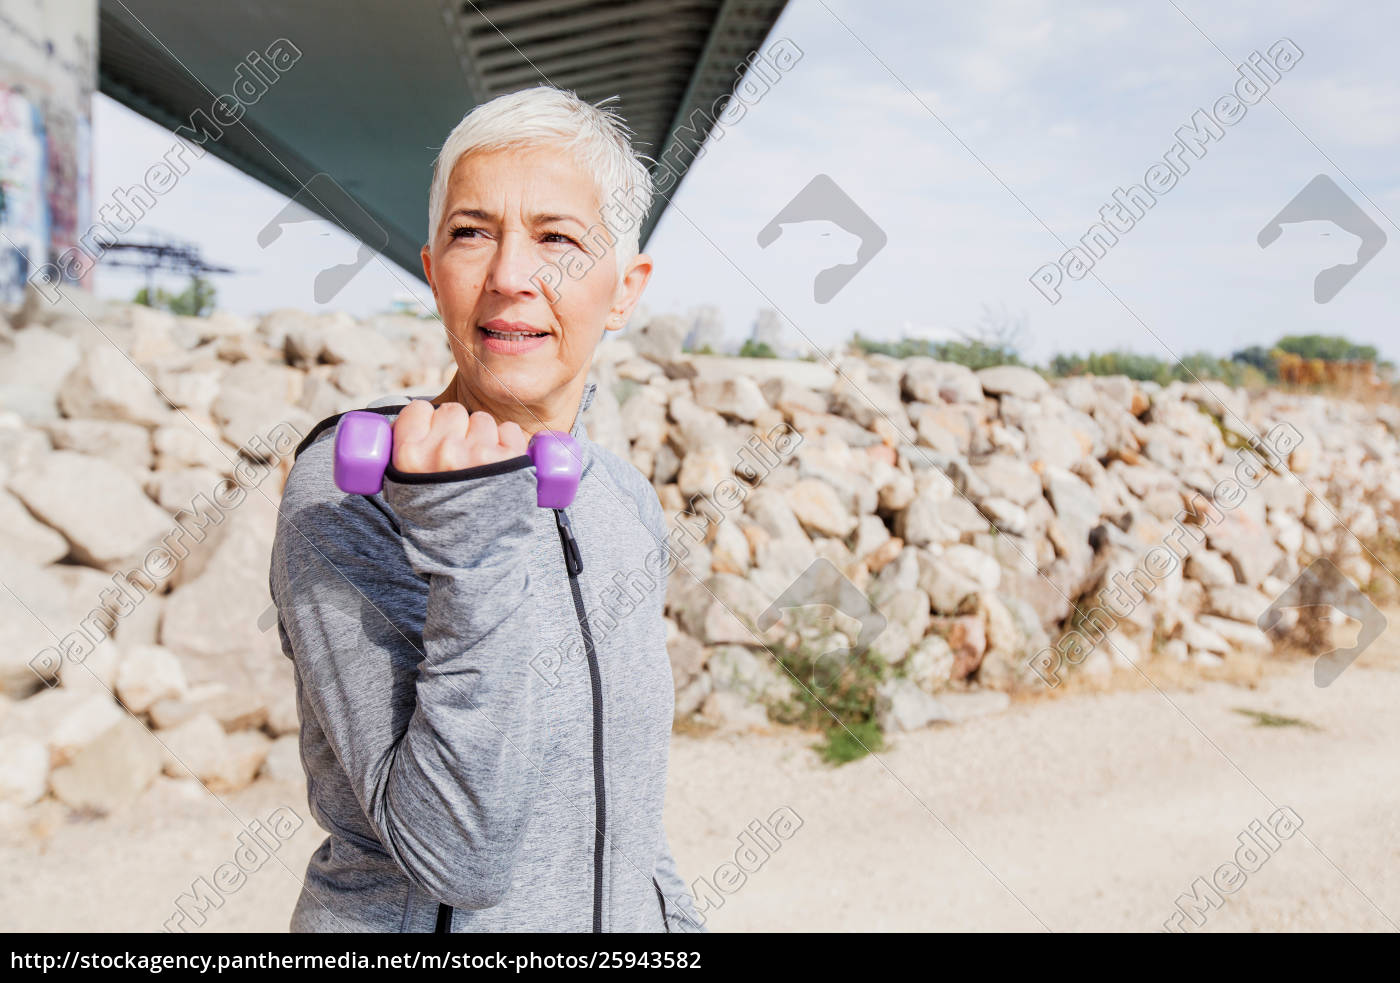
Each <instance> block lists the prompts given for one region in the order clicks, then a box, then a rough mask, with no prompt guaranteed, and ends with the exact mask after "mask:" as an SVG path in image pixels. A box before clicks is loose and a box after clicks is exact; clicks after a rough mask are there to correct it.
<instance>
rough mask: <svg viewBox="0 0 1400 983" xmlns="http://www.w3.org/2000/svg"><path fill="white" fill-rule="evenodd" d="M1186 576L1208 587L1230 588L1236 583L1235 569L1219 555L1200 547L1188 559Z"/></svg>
mask: <svg viewBox="0 0 1400 983" xmlns="http://www.w3.org/2000/svg"><path fill="white" fill-rule="evenodd" d="M1186 576H1188V577H1190V578H1191V579H1192V580H1195V581H1198V582H1199V583H1202V584H1204V585H1205V586H1206V587H1229V586H1233V585H1234V583H1235V568H1234V567H1232V566H1230V561H1229V560H1227V559H1225V557H1223V556H1221V555H1220V554H1219V553H1216V552H1215V551H1213V550H1208V549H1204V548H1200V547H1198V548H1197V549H1196V551H1195V552H1193V553H1192V554H1191V555H1190V556H1188V557H1187V558H1186Z"/></svg>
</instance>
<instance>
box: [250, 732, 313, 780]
mask: <svg viewBox="0 0 1400 983" xmlns="http://www.w3.org/2000/svg"><path fill="white" fill-rule="evenodd" d="M258 777H259V778H265V779H267V780H268V781H270V782H291V783H293V784H298V785H299V784H301V783H303V782H305V781H306V770H305V769H304V768H303V767H302V764H301V742H300V741H299V740H298V739H297V738H296V737H294V736H291V735H288V736H286V737H279V738H277V740H275V741H273V742H272V744H271V746H270V747H269V748H268V749H267V757H266V758H265V759H264V760H263V763H262V770H261V771H259V772H258Z"/></svg>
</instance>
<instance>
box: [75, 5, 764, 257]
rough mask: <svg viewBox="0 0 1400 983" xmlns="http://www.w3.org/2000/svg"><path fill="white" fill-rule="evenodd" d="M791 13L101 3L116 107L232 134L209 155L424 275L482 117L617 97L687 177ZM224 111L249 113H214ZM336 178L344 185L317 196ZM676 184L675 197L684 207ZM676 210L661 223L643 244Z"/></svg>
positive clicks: (211, 144) (642, 143)
mask: <svg viewBox="0 0 1400 983" xmlns="http://www.w3.org/2000/svg"><path fill="white" fill-rule="evenodd" d="M784 5H785V3H784V0H622V2H597V0H549V2H545V0H495V2H491V0H474V2H473V0H467V2H465V3H455V2H443V0H391V2H385V0H297V2H296V3H287V2H286V0H240V2H239V3H237V4H192V3H189V2H188V0H100V25H99V35H98V36H99V49H98V50H99V80H100V87H101V91H102V92H104V93H106V94H107V95H109V96H111V97H112V98H114V99H116V100H117V101H119V102H121V103H123V104H124V105H126V106H128V107H130V108H131V109H133V110H135V111H137V112H139V113H141V114H142V115H144V116H146V117H148V118H149V119H151V120H153V121H155V122H157V123H159V124H161V125H163V126H166V127H168V128H170V129H172V130H175V129H179V128H181V127H184V128H185V130H186V131H188V130H189V129H190V124H191V120H194V121H196V123H198V124H199V125H203V121H204V120H213V121H214V122H215V123H216V129H218V130H219V131H220V132H218V133H217V134H213V135H214V136H216V139H209V140H207V141H206V142H205V143H204V144H203V146H204V149H205V150H208V151H210V152H212V153H214V154H215V155H217V156H218V157H220V158H221V159H223V160H225V161H227V162H228V163H230V164H232V165H233V166H235V167H237V168H239V169H240V170H242V171H244V172H245V173H247V174H249V175H251V176H253V177H255V178H257V179H258V180H260V181H262V182H264V183H265V184H267V185H269V186H270V187H272V188H275V189H277V190H278V191H281V192H282V193H284V194H286V195H289V196H294V195H295V196H297V200H298V201H301V202H302V203H304V204H306V205H307V206H308V207H309V208H311V209H312V210H313V211H316V212H318V213H319V214H321V215H322V217H324V218H328V219H330V220H331V221H334V222H336V223H337V224H339V225H341V226H342V227H344V228H345V229H346V230H347V231H349V232H350V233H352V234H354V235H355V236H357V237H358V238H360V239H361V240H362V241H363V242H365V243H366V244H367V245H369V246H370V247H372V248H374V249H377V250H378V251H380V252H381V253H383V254H384V255H386V256H387V257H389V258H390V259H393V260H394V261H395V262H396V263H398V264H399V265H400V266H402V267H403V268H404V269H406V270H409V271H411V272H414V273H417V274H418V275H420V276H421V267H420V264H419V261H418V251H419V249H420V247H421V246H422V244H423V243H424V241H426V239H427V192H428V182H429V179H430V176H431V173H432V161H433V158H434V157H435V156H436V153H437V147H438V146H439V145H440V144H441V141H442V140H443V139H444V138H445V137H446V135H447V133H448V132H449V131H450V130H451V129H452V127H453V126H454V125H455V124H456V123H457V122H458V120H460V119H461V117H462V116H463V114H465V113H466V112H468V111H469V110H470V109H471V108H472V107H473V106H475V105H477V104H479V103H480V102H483V101H485V100H488V99H490V98H492V97H494V96H497V95H500V94H502V93H505V92H512V91H515V90H518V89H522V88H528V87H530V86H534V85H539V84H541V83H545V82H547V83H548V84H552V85H555V86H558V87H560V88H565V89H572V90H574V91H575V92H577V93H578V94H579V96H580V97H582V98H584V99H587V100H589V101H590V102H597V101H599V100H600V99H602V98H604V97H606V96H611V95H617V96H619V97H620V99H619V101H618V103H617V105H618V107H619V109H620V111H621V112H622V114H623V115H624V116H625V117H626V119H627V120H628V123H629V124H630V125H631V126H632V128H633V129H634V131H635V136H634V140H635V142H636V144H637V147H638V149H639V150H640V151H642V152H643V153H645V154H647V155H648V156H649V157H652V158H654V159H656V160H658V161H660V160H662V159H663V157H664V158H665V159H667V160H668V161H671V162H673V166H671V167H670V170H671V171H672V172H674V173H676V174H678V175H679V176H680V177H683V176H684V172H685V168H686V167H687V166H688V165H689V163H690V161H691V159H692V158H693V152H694V150H695V149H696V146H697V144H698V141H697V139H696V138H695V137H694V136H689V135H688V136H687V137H686V138H685V139H684V140H683V141H682V139H681V138H679V137H678V136H677V130H681V129H687V128H689V127H690V126H691V124H693V122H694V120H699V119H708V114H709V112H710V111H711V107H713V106H714V104H715V101H716V100H717V99H719V98H720V97H722V96H723V95H725V94H726V93H728V92H730V91H732V90H733V88H734V86H735V84H736V83H737V82H738V81H739V79H740V77H741V76H742V70H743V63H744V61H745V59H747V58H748V57H749V56H750V55H751V53H752V52H754V51H755V50H758V49H760V48H761V46H762V44H763V41H764V38H765V37H766V36H767V34H768V32H769V30H770V29H771V28H772V26H773V24H774V22H775V21H776V20H777V18H778V15H779V14H780V13H781V11H782V9H783V7H784ZM279 39H281V51H282V55H281V57H283V59H284V60H285V58H286V57H287V54H286V53H287V51H288V50H289V49H288V48H287V46H286V44H285V42H290V43H291V45H293V46H294V49H290V50H294V51H295V52H297V53H298V54H296V55H295V56H292V57H294V58H295V63H294V64H293V65H291V67H289V68H287V69H286V70H285V71H284V72H280V73H279V72H277V70H276V63H277V61H276V59H277V58H278V57H279V54H278V52H277V51H276V50H274V49H275V48H277V47H278V46H279ZM250 55H251V57H250ZM269 79H273V80H272V81H271V83H270V84H268V80H269ZM259 88H262V89H263V90H265V91H263V92H262V94H261V95H257V92H258V89H259ZM222 95H231V96H233V97H235V98H236V99H237V103H234V102H231V101H229V102H225V103H223V104H222V107H216V106H215V102H216V100H217V99H218V97H220V96H222ZM240 106H241V107H246V108H244V109H243V111H242V113H241V116H239V118H238V119H237V121H236V122H233V121H232V119H231V116H232V114H229V115H225V116H223V117H222V119H223V122H224V125H222V126H217V123H218V122H219V120H220V118H221V117H220V116H219V115H218V114H219V113H220V112H227V111H228V110H229V109H230V108H232V109H235V110H236V109H237V108H239V107H240ZM701 107H704V109H705V114H704V115H700V114H697V113H696V110H697V109H700V108H701ZM708 131H709V127H708V125H706V126H705V127H704V129H703V132H708ZM659 169H660V168H658V170H659ZM322 173H324V174H326V175H329V176H330V178H332V179H333V183H332V182H328V181H326V180H325V179H324V178H321V179H319V180H318V181H316V182H313V183H312V184H311V185H310V187H309V188H308V189H307V190H308V191H310V193H309V194H308V193H307V191H302V189H303V188H305V187H306V185H307V182H308V181H310V180H311V179H312V178H313V177H314V176H315V175H317V174H322ZM676 183H678V182H677V181H668V182H667V185H668V186H669V187H670V188H671V193H673V192H674V187H675V184H676ZM318 188H319V189H320V192H319V193H318V190H317V189H318ZM340 189H343V192H344V196H343V197H342V199H341V200H335V199H336V197H337V196H338V195H340ZM299 191H301V192H302V193H301V194H299V195H298V192H299ZM665 204H666V203H665V201H664V200H658V202H657V205H656V206H655V207H654V208H653V209H652V212H651V214H650V215H649V216H648V217H647V220H646V222H645V224H644V225H643V228H642V242H643V244H645V242H646V240H647V238H648V237H649V236H650V234H651V231H652V229H653V228H654V227H655V224H656V221H657V219H658V218H659V217H660V214H661V212H662V211H663V210H664V208H665Z"/></svg>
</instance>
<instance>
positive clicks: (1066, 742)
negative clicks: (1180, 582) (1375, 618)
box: [0, 612, 1400, 932]
mask: <svg viewBox="0 0 1400 983" xmlns="http://www.w3.org/2000/svg"><path fill="white" fill-rule="evenodd" d="M1390 623H1391V626H1392V627H1391V629H1390V631H1389V632H1388V634H1387V635H1386V636H1385V637H1384V638H1382V639H1381V640H1380V641H1378V642H1377V643H1376V644H1375V645H1374V646H1373V647H1372V648H1371V650H1370V651H1368V652H1367V653H1366V654H1365V655H1364V656H1363V657H1362V659H1361V660H1359V661H1358V662H1357V663H1356V664H1354V665H1353V666H1351V667H1350V668H1349V669H1348V670H1347V671H1346V672H1344V673H1343V674H1342V676H1341V678H1340V679H1338V681H1337V682H1335V683H1334V684H1333V685H1332V686H1330V687H1328V688H1326V689H1320V688H1318V687H1316V686H1315V685H1314V683H1313V679H1312V665H1311V662H1310V661H1303V660H1291V661H1290V660H1284V661H1282V662H1280V663H1277V664H1271V665H1269V666H1267V667H1265V668H1264V669H1262V670H1259V671H1257V672H1247V673H1244V674H1243V675H1238V674H1237V675H1236V676H1235V677H1233V681H1206V682H1201V681H1196V682H1184V681H1182V680H1174V681H1169V680H1166V679H1162V680H1158V686H1160V687H1161V689H1160V691H1159V690H1158V689H1156V688H1154V687H1153V686H1151V685H1149V684H1146V683H1145V682H1144V681H1143V680H1141V679H1137V680H1133V679H1126V680H1123V682H1126V684H1127V685H1126V686H1120V687H1119V688H1113V689H1110V690H1108V691H1104V692H1093V691H1090V690H1089V689H1088V688H1087V687H1079V688H1071V689H1070V691H1069V692H1068V693H1067V695H1064V696H1057V697H1056V698H1050V699H1033V700H1028V701H1017V702H1016V703H1013V705H1012V706H1011V708H1010V709H1009V710H1007V711H1006V712H1004V713H1001V714H998V715H996V716H990V717H984V718H980V719H976V720H973V721H969V722H966V723H962V724H959V725H956V726H939V727H935V728H933V729H929V730H925V731H921V732H918V733H914V734H906V735H900V736H898V737H896V738H895V739H894V740H893V741H892V743H891V745H890V747H889V748H888V749H887V750H885V751H883V752H881V753H880V754H878V755H877V756H874V757H867V758H865V759H862V760H860V761H857V762H855V763H853V764H849V765H845V766H842V767H839V768H832V767H829V766H826V765H823V764H822V763H821V762H820V761H819V760H818V758H817V756H816V754H814V753H813V752H812V751H811V750H810V745H811V744H812V743H813V737H812V735H809V734H804V733H800V732H795V731H789V730H782V729H777V728H775V729H773V730H772V731H770V732H768V733H762V734H758V733H747V734H717V735H711V736H706V737H696V736H687V735H682V734H677V735H676V736H675V738H674V741H673V744H672V752H671V767H670V778H669V788H668V795H667V829H668V831H669V835H670V840H671V845H672V849H673V851H674V853H675V855H676V859H677V863H678V864H679V866H680V869H681V873H682V875H683V876H684V877H685V878H686V880H687V882H693V881H696V880H697V879H699V878H705V879H706V880H708V881H709V882H710V883H711V884H713V885H715V887H714V888H713V897H712V900H711V902H710V903H709V906H708V910H707V911H706V912H705V917H706V919H707V924H708V926H709V928H710V929H711V931H716V932H742V931H824V932H855V931H862V930H882V931H945V930H970V931H1008V930H1009V931H1046V930H1053V931H1076V930H1109V931H1155V930H1159V929H1160V928H1162V926H1163V924H1164V923H1165V922H1167V921H1168V919H1169V918H1171V916H1172V915H1173V913H1174V912H1176V911H1177V901H1178V899H1179V898H1181V897H1182V895H1183V892H1188V891H1190V890H1192V887H1191V886H1192V884H1193V882H1194V881H1196V879H1197V878H1198V877H1204V878H1206V879H1207V880H1210V879H1212V878H1215V877H1216V876H1217V871H1218V870H1219V869H1220V868H1221V866H1222V865H1223V864H1227V863H1229V862H1231V861H1233V860H1234V859H1235V856H1236V851H1237V850H1238V849H1239V847H1240V836H1241V834H1243V833H1244V832H1245V831H1246V829H1247V828H1248V827H1249V826H1250V824H1251V823H1252V822H1254V821H1256V820H1257V821H1258V822H1259V823H1260V824H1262V825H1263V826H1264V827H1265V828H1266V829H1272V828H1274V827H1275V824H1276V822H1277V819H1274V820H1271V819H1270V817H1271V816H1275V814H1276V812H1277V810H1279V809H1281V808H1287V809H1291V810H1292V812H1293V813H1294V814H1295V815H1296V817H1297V819H1298V820H1300V821H1301V826H1300V827H1299V828H1298V829H1297V831H1296V832H1294V833H1293V834H1292V835H1291V836H1289V837H1288V838H1284V839H1278V840H1270V841H1269V842H1268V843H1266V845H1265V848H1264V850H1263V855H1262V858H1261V860H1262V866H1260V865H1259V863H1257V862H1254V861H1249V860H1246V863H1248V864H1249V865H1250V866H1252V867H1255V868H1256V869H1254V870H1253V871H1252V872H1248V873H1244V874H1240V873H1229V872H1227V873H1226V874H1225V875H1224V879H1223V880H1218V881H1217V883H1219V884H1220V885H1221V886H1223V887H1227V888H1230V889H1231V892H1230V893H1228V894H1221V895H1219V898H1220V904H1219V906H1218V907H1215V908H1209V909H1206V910H1205V911H1204V913H1203V915H1201V916H1199V917H1202V918H1203V919H1204V924H1203V925H1201V926H1200V927H1199V928H1197V927H1196V926H1194V925H1193V924H1192V923H1191V921H1190V920H1189V919H1188V920H1187V921H1186V922H1185V924H1187V925H1188V927H1191V928H1192V929H1193V930H1196V931H1250V930H1262V931H1278V930H1326V931H1339V930H1360V931H1371V930H1379V931H1394V930H1397V929H1400V818H1398V817H1400V709H1397V708H1400V613H1396V612H1390ZM1239 710H1247V711H1258V712H1264V713H1269V714H1274V715H1278V716H1279V717H1284V718H1291V719H1293V720H1296V721H1299V723H1294V724H1286V725H1282V726H1261V725H1260V724H1259V723H1257V722H1256V720H1257V718H1255V717H1251V716H1248V715H1245V714H1242V713H1239V712H1237V711H1239ZM1275 723H1277V721H1275ZM1308 725H1310V726H1308ZM282 805H286V806H289V807H290V808H291V809H293V810H294V811H295V812H297V813H298V814H299V815H302V816H306V815H307V811H306V800H305V792H304V789H303V788H302V787H301V786H300V785H299V784H298V785H293V784H291V783H287V784H273V783H269V782H266V781H262V782H259V783H257V784H256V785H254V786H252V787H251V788H248V789H245V790H243V791H242V792H239V793H237V794H233V795H225V796H223V797H222V801H220V800H218V799H215V798H214V797H212V796H211V795H209V794H208V793H207V792H205V791H203V790H202V789H200V788H199V787H198V786H195V785H193V784H192V783H182V782H177V781H174V780H169V779H161V780H160V781H159V782H158V784H157V785H156V786H154V787H153V788H152V789H151V790H150V791H148V792H147V794H146V795H145V797H144V798H143V800H142V801H141V802H140V803H139V804H138V805H137V806H136V807H135V808H133V809H131V810H129V811H128V812H126V813H125V814H122V815H117V816H113V817H108V818H104V819H98V820H87V821H83V820H73V819H69V818H67V817H66V816H64V815H63V813H62V811H61V810H57V809H50V810H47V811H44V810H41V811H40V812H39V814H38V817H37V818H36V821H35V822H33V823H31V824H30V826H29V827H28V828H25V829H22V830H18V831H11V832H10V833H9V834H7V835H6V838H5V840H4V842H3V844H0V870H3V871H4V880H3V883H0V913H2V914H3V921H4V927H5V929H6V930H8V931H12V932H13V931H20V932H45V931H64V930H73V929H80V930H81V929H86V930H96V931H112V932H127V931H138V932H142V931H159V930H160V929H161V927H162V925H163V924H164V923H165V921H166V920H167V919H168V918H169V917H170V915H171V913H172V912H173V910H174V899H175V897H176V895H177V894H179V893H180V892H182V891H188V890H189V889H190V885H191V882H192V881H194V880H195V879H196V878H198V877H201V876H204V877H210V876H211V875H212V874H213V871H214V869H215V868H216V867H218V866H219V865H220V864H223V863H225V862H227V861H229V860H231V859H233V855H234V851H235V850H236V849H237V847H238V843H237V841H236V839H235V837H236V835H237V833H238V831H239V829H240V826H239V820H240V819H241V820H252V819H264V820H265V819H266V818H267V817H268V816H269V814H270V813H272V812H273V811H274V810H276V809H277V808H278V807H279V806H282ZM782 809H786V810H789V812H788V814H787V815H788V819H789V822H793V823H795V822H797V821H800V826H798V827H797V828H796V829H795V830H789V832H790V835H789V836H788V838H787V839H786V840H770V845H771V844H772V843H777V844H778V845H777V848H776V849H773V850H772V851H771V853H770V855H769V856H768V857H767V858H766V859H763V858H762V855H761V854H760V855H758V860H757V862H755V860H754V859H750V858H746V857H743V856H741V858H740V859H741V860H744V861H745V863H746V864H747V866H748V868H749V872H748V873H745V874H742V875H740V876H742V883H740V884H739V885H738V886H737V887H736V886H735V883H734V881H735V880H738V879H739V877H738V876H736V873H735V871H734V870H733V869H732V868H728V867H725V865H726V864H727V863H732V862H733V861H734V860H735V854H736V852H737V851H740V850H741V849H742V847H743V841H741V839H740V834H741V833H743V832H744V831H745V829H746V827H748V826H749V825H750V824H751V823H753V822H754V821H755V820H767V819H769V817H771V816H773V814H774V813H775V812H777V811H779V810H782ZM794 817H796V818H795V819H794ZM323 835H324V834H323V833H322V832H321V831H320V830H319V829H317V828H315V825H314V823H312V822H310V821H309V820H308V821H307V822H306V824H305V825H303V826H302V828H301V829H300V830H298V831H297V832H296V833H295V834H294V835H292V836H291V837H290V838H289V839H288V840H287V841H286V842H284V843H283V844H282V845H281V846H280V847H279V848H278V850H277V851H276V853H275V854H274V856H273V859H272V860H271V861H270V862H268V863H266V864H265V865H264V866H263V867H262V868H261V869H260V870H258V871H257V872H256V873H254V874H252V875H251V876H250V877H249V878H248V880H247V882H246V883H245V884H243V885H242V886H241V887H240V888H239V889H238V890H237V891H235V892H233V893H232V894H230V895H229V896H228V897H227V898H226V900H225V902H224V903H223V905H222V906H221V907H219V908H218V909H215V910H211V911H210V912H209V918H208V920H207V922H206V923H205V924H204V925H203V926H202V927H201V928H199V929H197V930H198V931H220V932H223V931H247V930H268V931H283V930H285V928H286V925H287V920H288V916H289V914H290V912H291V909H292V905H293V903H294V902H295V900H296V897H297V893H298V891H299V890H300V876H301V874H302V872H303V870H304V867H305V863H306V859H307V857H308V855H309V854H310V853H311V852H312V851H313V850H314V849H315V848H316V847H317V846H318V845H319V843H320V841H321V839H322V838H323ZM726 875H728V876H729V878H730V880H725V877H726Z"/></svg>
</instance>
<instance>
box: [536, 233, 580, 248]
mask: <svg viewBox="0 0 1400 983" xmlns="http://www.w3.org/2000/svg"><path fill="white" fill-rule="evenodd" d="M544 237H545V238H546V239H556V240H558V239H562V240H563V241H564V242H569V243H573V244H574V245H575V246H577V245H578V242H577V240H575V239H574V238H573V237H572V236H567V235H565V234H564V233H562V232H546V233H545V234H544Z"/></svg>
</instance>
